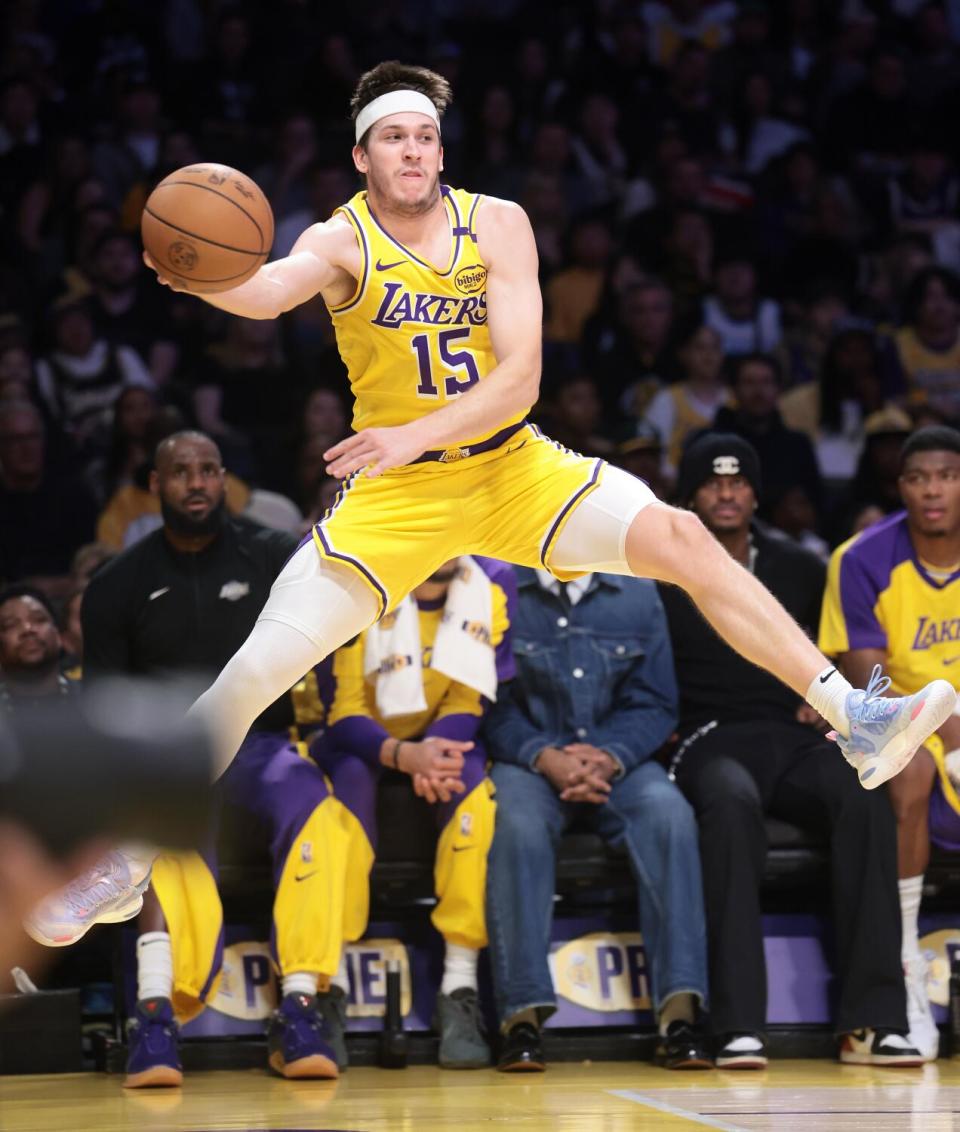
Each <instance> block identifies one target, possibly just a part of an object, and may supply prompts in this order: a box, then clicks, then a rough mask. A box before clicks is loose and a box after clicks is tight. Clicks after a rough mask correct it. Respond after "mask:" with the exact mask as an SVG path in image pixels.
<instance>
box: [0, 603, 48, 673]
mask: <svg viewBox="0 0 960 1132" xmlns="http://www.w3.org/2000/svg"><path fill="white" fill-rule="evenodd" d="M59 655H60V634H59V633H58V632H57V627H56V625H55V624H54V623H53V618H52V617H51V616H50V614H49V613H48V612H47V610H46V609H45V608H44V606H43V605H42V604H41V603H40V602H39V601H37V599H36V598H34V597H26V596H25V597H15V598H11V600H10V601H5V602H4V603H3V605H2V606H0V667H2V668H3V669H4V671H6V672H36V671H37V670H42V669H45V668H49V667H50V666H51V665H53V664H56V662H57V658H58V657H59Z"/></svg>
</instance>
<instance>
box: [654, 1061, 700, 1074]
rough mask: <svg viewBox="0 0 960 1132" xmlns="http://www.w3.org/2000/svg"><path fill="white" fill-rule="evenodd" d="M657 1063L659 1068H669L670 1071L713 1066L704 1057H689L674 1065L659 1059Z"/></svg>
mask: <svg viewBox="0 0 960 1132" xmlns="http://www.w3.org/2000/svg"><path fill="white" fill-rule="evenodd" d="M658 1064H659V1066H660V1068H661V1069H669V1070H670V1072H671V1073H672V1072H674V1071H675V1070H678V1069H679V1070H680V1071H681V1072H683V1071H686V1070H691V1069H692V1070H697V1069H712V1068H713V1062H712V1061H708V1060H707V1059H706V1058H705V1057H691V1058H689V1059H688V1060H687V1061H678V1062H676V1063H675V1064H674V1065H668V1064H667V1063H666V1062H665V1061H660V1062H658Z"/></svg>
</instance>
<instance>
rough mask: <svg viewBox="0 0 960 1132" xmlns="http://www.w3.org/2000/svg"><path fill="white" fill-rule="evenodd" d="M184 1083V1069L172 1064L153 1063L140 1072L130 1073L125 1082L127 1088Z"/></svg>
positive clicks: (149, 1087)
mask: <svg viewBox="0 0 960 1132" xmlns="http://www.w3.org/2000/svg"><path fill="white" fill-rule="evenodd" d="M182 1084H183V1070H181V1069H174V1067H173V1066H172V1065H153V1066H151V1067H150V1068H149V1069H143V1070H141V1071H140V1072H139V1073H128V1074H127V1078H126V1080H125V1081H124V1082H123V1087H124V1088H125V1089H157V1088H167V1089H170V1088H177V1087H178V1086H180V1085H182Z"/></svg>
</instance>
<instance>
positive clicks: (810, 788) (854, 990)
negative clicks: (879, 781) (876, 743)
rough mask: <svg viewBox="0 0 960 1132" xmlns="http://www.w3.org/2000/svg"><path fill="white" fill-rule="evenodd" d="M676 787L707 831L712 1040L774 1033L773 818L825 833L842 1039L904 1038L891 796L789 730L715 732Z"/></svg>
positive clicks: (685, 762)
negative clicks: (768, 930) (867, 786)
mask: <svg viewBox="0 0 960 1132" xmlns="http://www.w3.org/2000/svg"><path fill="white" fill-rule="evenodd" d="M677 784H678V785H679V786H680V788H681V789H682V790H683V792H684V793H685V794H686V796H687V798H688V799H689V800H690V802H691V804H692V805H693V808H694V810H695V811H696V814H697V820H698V822H699V825H700V856H701V860H702V864H703V886H704V900H705V904H706V911H707V952H708V958H709V970H710V1019H711V1028H712V1029H713V1031H714V1033H716V1034H727V1033H733V1032H737V1031H743V1032H751V1033H762V1032H763V1030H764V1028H765V1025H766V1012H767V976H766V966H765V963H764V953H763V931H762V926H761V921H760V896H759V893H760V882H761V878H762V876H763V868H764V860H765V857H766V851H767V838H766V831H765V827H764V815H766V814H769V815H771V816H773V817H777V818H781V819H783V820H785V821H789V822H792V823H794V824H796V825H799V826H806V827H808V828H814V827H819V828H821V829H824V830H826V832H827V833H828V834H829V839H830V850H831V873H832V882H833V883H832V887H833V910H834V920H835V924H836V932H837V968H838V969H837V974H838V976H839V979H840V1002H839V1007H838V1010H837V1017H836V1023H835V1027H834V1028H835V1030H836V1032H837V1033H846V1032H848V1031H851V1030H858V1029H860V1028H861V1027H867V1026H870V1027H875V1028H881V1027H885V1028H889V1029H894V1030H906V1028H907V1019H906V995H905V991H904V984H903V971H902V967H901V963H900V903H899V895H898V890H897V834H896V824H895V821H894V817H893V811H892V809H891V806H890V801H889V798H888V797H887V792H886V790H883V789H881V790H874V791H868V790H864V789H863V788H862V787H861V786H860V784H859V783H858V781H857V776H856V774H855V773H854V771H853V770H852V769H851V768H850V767H849V766H848V765H847V763H846V762H845V761H844V759H843V757H842V755H841V754H840V751H839V750H838V749H837V747H836V745H835V744H834V743H832V742H830V741H828V740H826V739H824V738H823V737H822V736H820V735H818V734H817V733H816V732H815V731H814V730H813V728H811V727H808V726H805V725H803V724H799V723H793V722H789V721H785V722H782V723H779V722H766V721H758V722H755V723H747V724H722V725H720V726H717V727H715V728H714V729H713V730H712V731H710V732H708V733H707V734H705V735H703V736H702V737H701V738H699V739H697V740H696V741H695V742H694V743H693V744H692V745H691V746H690V747H689V748H688V750H687V751H686V752H685V754H684V755H683V758H682V759H681V761H680V764H679V767H678V769H677Z"/></svg>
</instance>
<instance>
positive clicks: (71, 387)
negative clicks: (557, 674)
mask: <svg viewBox="0 0 960 1132" xmlns="http://www.w3.org/2000/svg"><path fill="white" fill-rule="evenodd" d="M542 8H543V6H542V5H541V4H538V3H535V2H533V0H500V2H499V3H496V4H483V5H477V4H466V5H464V4H451V3H448V2H445V0H421V2H420V3H414V4H404V5H400V6H397V5H389V4H386V3H382V2H380V0H359V2H358V3H356V4H354V5H351V6H350V9H349V11H347V10H344V11H343V12H341V13H339V14H338V16H337V17H336V18H334V19H331V18H330V16H329V13H326V12H325V13H323V18H322V19H321V13H320V5H318V4H316V3H314V2H312V0H278V2H276V3H270V4H265V3H256V2H251V3H247V4H234V3H231V2H226V0H225V2H219V3H218V2H210V3H203V2H202V0H166V2H164V3H161V4H156V5H142V4H138V3H135V2H134V0H112V2H110V3H100V2H94V0H75V2H73V3H70V4H59V3H49V2H48V3H44V2H42V0H12V2H11V3H9V4H7V5H5V6H4V13H3V17H2V24H0V577H2V578H3V579H4V580H6V581H19V580H22V579H26V578H29V579H32V580H37V581H40V583H41V584H44V585H46V587H47V588H48V590H50V591H51V592H53V593H54V594H55V595H57V596H59V597H61V598H62V597H63V596H64V595H65V594H66V592H68V591H69V589H70V588H71V587H70V583H69V582H67V581H65V579H66V578H67V577H68V576H69V573H70V560H71V556H72V555H73V554H74V553H75V552H76V551H77V549H78V548H79V547H81V546H83V545H84V544H86V543H89V542H91V541H93V540H94V538H95V537H97V538H99V540H100V541H102V542H105V543H107V544H110V545H113V546H114V547H115V548H117V547H120V546H122V545H124V544H125V543H126V542H129V541H131V540H132V539H134V538H136V537H137V535H138V534H140V533H143V530H144V529H145V528H144V524H143V523H142V522H139V521H138V520H140V519H141V517H142V515H143V514H144V513H147V515H148V518H150V521H148V522H147V523H146V529H150V526H151V521H152V522H153V525H156V522H157V521H158V520H157V519H156V516H155V514H152V513H151V504H150V501H149V499H148V497H147V493H146V491H145V490H144V489H145V487H146V482H147V471H148V464H149V453H150V451H151V449H152V447H153V446H154V444H155V442H156V441H157V440H158V439H159V438H161V437H162V436H164V435H168V434H169V433H171V432H172V431H174V429H176V428H177V427H180V426H182V425H183V424H187V425H189V424H195V425H197V426H199V427H201V428H203V429H204V430H205V431H206V432H207V433H209V434H210V435H211V436H213V437H214V438H215V439H216V441H217V443H218V445H219V446H220V448H221V451H222V452H223V454H224V457H225V461H226V464H227V467H228V469H229V470H230V471H231V472H232V473H233V476H234V478H235V482H234V483H233V488H232V492H231V503H230V505H231V508H232V509H233V510H234V511H243V510H244V509H245V508H247V507H252V506H254V504H255V503H256V502H257V501H258V500H260V501H261V502H262V498H263V493H264V492H268V493H279V494H281V495H283V496H284V497H286V498H287V499H289V500H291V501H292V502H293V504H295V509H294V508H289V507H286V508H283V507H282V508H280V510H279V512H278V511H276V509H274V511H273V512H272V513H273V514H279V515H281V516H282V520H281V521H282V522H283V523H285V524H286V525H289V526H291V527H295V526H296V525H297V520H296V517H295V515H296V513H297V512H298V513H299V514H300V515H302V516H303V517H304V520H305V521H306V520H308V519H309V518H310V517H311V516H316V515H317V514H318V513H321V512H322V509H323V507H324V506H325V504H326V502H327V501H328V500H329V498H330V495H331V490H332V488H333V487H334V485H332V484H330V483H327V482H325V477H324V471H323V462H322V458H321V455H322V452H323V449H324V447H325V446H326V445H327V444H328V443H329V442H330V441H331V440H336V439H338V438H339V436H340V435H341V434H343V433H344V432H345V431H346V429H347V428H348V425H349V416H348V403H349V396H348V393H349V391H348V389H347V387H346V382H345V376H344V369H343V366H342V364H341V362H340V359H339V357H338V355H337V352H336V347H335V344H334V340H333V335H332V329H331V325H330V320H329V316H328V314H327V312H326V310H325V308H324V305H323V303H322V301H321V300H320V299H319V298H318V299H317V300H315V301H313V302H311V303H307V304H305V305H303V306H301V307H299V308H297V309H296V310H295V311H292V312H290V313H289V314H286V315H283V316H282V317H281V318H280V319H279V320H278V321H277V322H275V323H257V322H248V321H244V320H241V319H237V318H233V317H231V316H227V315H224V314H223V313H221V312H219V311H217V310H214V309H212V308H210V307H208V306H206V305H204V304H201V303H198V302H196V301H195V300H193V299H191V298H189V297H187V296H184V295H181V294H174V293H170V292H167V291H166V290H164V289H162V288H160V287H158V286H156V284H155V282H154V280H153V278H152V276H151V275H150V274H149V273H148V272H147V271H146V269H145V268H144V267H143V266H142V264H141V262H140V258H139V250H140V245H139V235H138V223H139V216H140V212H141V210H142V206H143V203H144V200H145V198H146V195H147V194H148V193H149V191H150V189H151V187H152V186H153V184H155V183H156V181H157V180H158V179H160V178H161V177H162V176H164V175H165V174H166V173H168V172H170V171H171V170H173V169H174V168H177V167H179V166H181V165H183V164H186V163H189V162H191V161H195V160H198V159H200V158H203V159H204V160H215V161H223V162H227V163H231V164H234V165H236V166H238V167H239V168H242V169H243V170H245V171H246V172H248V173H250V174H251V175H252V176H253V177H254V178H255V179H256V180H257V181H258V183H259V184H260V185H261V186H262V187H263V189H264V191H265V192H266V193H267V195H268V196H269V198H270V201H271V203H272V206H273V209H274V213H275V217H276V221H277V240H276V245H275V249H274V254H275V255H282V254H285V253H286V252H287V251H288V250H289V248H290V247H291V246H292V244H293V242H294V240H295V239H296V236H297V235H298V234H299V232H300V231H301V230H302V229H303V228H304V227H306V226H307V225H308V224H309V223H311V222H313V221H315V220H318V219H323V218H325V217H326V216H328V215H329V214H330V213H331V211H332V209H333V208H334V207H335V206H336V205H337V204H338V203H340V202H342V201H344V200H345V199H347V198H348V197H349V196H350V195H351V193H352V192H353V191H354V190H355V188H356V187H358V186H357V181H356V176H355V174H354V171H353V168H352V164H351V161H350V145H351V138H350V132H349V129H348V113H347V103H348V98H349V93H350V90H351V89H352V87H353V85H354V83H355V81H356V79H357V78H358V76H359V75H360V73H361V72H362V71H363V70H364V69H365V68H367V67H368V66H370V65H372V64H373V63H375V62H377V61H379V60H381V59H383V58H394V57H395V58H401V59H408V60H415V61H420V62H423V63H425V64H427V65H429V66H430V67H432V68H434V69H436V70H438V71H441V72H442V73H443V74H444V75H445V76H447V77H448V78H449V79H450V81H451V82H452V83H453V86H454V91H455V96H456V100H455V102H454V103H453V105H452V107H451V109H450V111H449V112H448V114H447V116H446V118H445V120H444V146H445V168H446V171H447V174H446V175H447V176H448V177H449V178H450V180H451V181H452V182H453V183H454V184H464V185H467V186H468V187H469V188H471V189H474V190H481V191H483V192H487V193H492V194H497V195H502V196H505V197H508V198H511V199H514V200H517V201H519V202H520V203H521V204H522V205H523V206H524V207H525V208H526V210H527V212H528V214H529V216H530V219H531V221H532V223H533V227H534V231H535V234H536V239H537V245H538V249H539V253H540V264H541V279H542V283H543V288H544V294H545V299H546V318H545V328H544V331H545V358H544V379H543V396H542V399H541V402H540V404H539V405H538V406H537V409H536V414H537V416H538V418H539V419H540V420H541V422H542V423H543V424H544V426H545V427H546V428H547V429H548V430H552V432H553V433H554V434H555V435H556V436H557V438H558V439H561V440H563V441H564V442H565V443H567V444H569V445H570V446H572V447H575V448H578V449H580V450H582V451H588V452H596V453H598V454H602V455H605V456H608V457H610V458H613V459H615V460H618V461H620V462H622V463H624V465H625V466H630V467H635V466H639V467H641V468H642V469H643V470H644V471H645V473H646V475H647V478H649V479H650V481H651V482H652V484H653V485H654V487H655V489H656V490H657V491H658V493H660V494H661V495H663V496H664V497H666V498H670V497H671V496H672V493H673V490H674V480H675V474H676V467H677V463H678V460H679V457H680V454H681V452H682V449H683V445H684V441H685V439H686V438H687V437H688V436H689V435H690V434H691V433H693V432H695V431H697V430H698V429H701V428H703V427H705V426H709V425H711V424H717V425H718V426H719V427H722V428H724V429H726V430H729V431H733V432H736V433H739V434H740V435H743V436H744V437H746V438H748V439H749V440H750V441H751V443H753V444H754V446H755V447H757V449H758V451H759V452H760V457H761V464H762V471H763V483H764V498H763V499H762V500H761V501H760V506H761V515H762V516H763V517H764V518H765V519H767V520H768V521H770V522H772V523H774V524H775V525H777V526H779V527H780V528H781V529H783V530H784V531H785V532H786V533H788V534H789V535H790V536H791V537H793V538H795V539H797V540H799V541H801V542H802V543H804V544H805V545H807V546H808V547H810V548H812V549H814V550H815V551H816V552H817V553H819V554H821V556H824V557H825V556H826V554H827V553H828V551H829V549H830V547H831V546H834V545H836V544H838V543H839V542H840V541H842V540H843V539H844V538H845V537H847V536H848V535H849V534H850V532H851V531H852V530H854V529H857V528H858V527H860V526H862V525H864V524H866V523H868V522H869V521H871V520H872V519H875V518H876V517H877V516H878V515H879V514H884V513H887V512H889V511H890V510H892V509H894V508H895V507H897V506H898V499H897V493H896V490H895V478H896V471H897V468H896V461H895V459H893V458H892V455H893V454H894V453H895V452H896V450H897V448H898V445H899V442H900V440H901V439H902V438H903V436H904V435H906V434H907V433H908V432H909V431H910V429H911V428H912V427H913V426H914V425H916V424H929V423H939V422H945V423H956V421H957V418H958V415H960V275H958V274H957V272H958V271H960V178H958V175H957V171H956V159H957V156H958V153H957V146H956V143H955V141H954V139H952V137H951V136H950V135H949V133H948V132H947V131H945V130H942V129H940V128H939V127H938V125H937V124H938V123H945V122H948V121H951V120H952V117H953V113H954V110H955V108H956V106H957V103H958V100H960V27H958V26H957V19H956V13H955V12H954V11H953V7H952V5H949V4H946V3H942V2H922V0H919V2H918V0H843V2H842V3H833V2H826V0H784V2H783V3H778V4H772V3H763V2H761V0H741V2H739V3H737V2H733V0H669V2H665V0H634V2H626V0H625V2H622V3H617V2H613V0H593V2H592V3H582V4H581V3H560V4H556V5H551V16H550V19H549V20H544V19H543V18H542V16H543V11H542ZM505 21H509V27H510V36H509V37H508V39H507V40H506V41H505V40H504V37H503V27H504V26H505ZM268 498H270V499H274V498H275V497H274V496H273V495H270V496H268ZM268 510H269V508H268ZM154 511H155V507H154ZM98 514H99V521H98Z"/></svg>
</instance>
